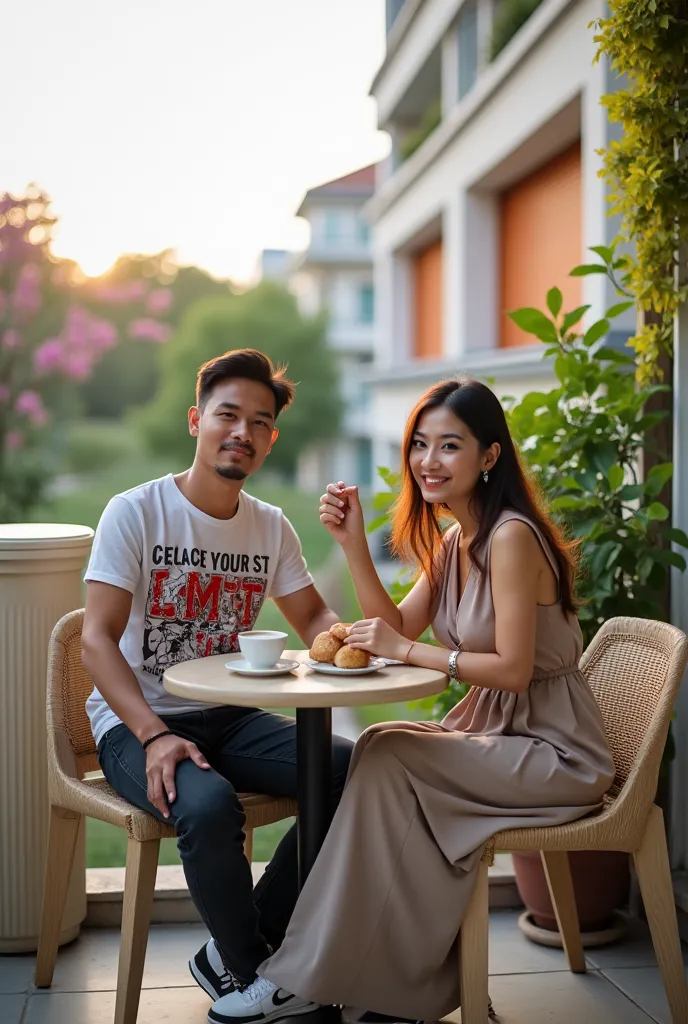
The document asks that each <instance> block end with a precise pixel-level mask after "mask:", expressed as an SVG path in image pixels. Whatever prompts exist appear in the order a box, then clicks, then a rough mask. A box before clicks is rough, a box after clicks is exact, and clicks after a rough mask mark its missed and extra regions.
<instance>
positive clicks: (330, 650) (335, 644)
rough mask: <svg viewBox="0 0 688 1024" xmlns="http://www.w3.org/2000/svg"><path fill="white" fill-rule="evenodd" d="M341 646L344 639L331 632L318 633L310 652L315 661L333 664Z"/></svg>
mask: <svg viewBox="0 0 688 1024" xmlns="http://www.w3.org/2000/svg"><path fill="white" fill-rule="evenodd" d="M341 646H342V641H341V640H338V639H337V637H336V636H332V634H331V633H318V635H317V636H316V638H315V640H314V641H313V646H312V647H311V649H310V651H309V652H308V654H309V655H310V657H311V658H312V659H313V661H322V662H325V663H327V664H329V665H331V664H332V663H333V661H334V656H335V654H336V653H337V651H338V650H339V648H340V647H341Z"/></svg>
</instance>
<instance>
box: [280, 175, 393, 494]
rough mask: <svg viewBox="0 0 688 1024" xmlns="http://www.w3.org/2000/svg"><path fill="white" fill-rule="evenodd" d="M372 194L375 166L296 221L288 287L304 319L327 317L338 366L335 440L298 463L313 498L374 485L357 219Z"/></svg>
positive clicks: (365, 281)
mask: <svg viewBox="0 0 688 1024" xmlns="http://www.w3.org/2000/svg"><path fill="white" fill-rule="evenodd" d="M374 187H375V167H374V166H369V167H363V168H360V169H359V170H357V171H354V172H353V173H351V174H347V175H345V176H344V177H342V178H337V179H335V180H334V181H329V182H327V183H325V184H324V185H319V186H318V187H316V188H312V189H309V191H308V192H307V193H306V195H305V197H304V199H303V201H302V203H301V205H300V207H299V209H298V211H297V216H299V217H304V218H305V219H306V220H307V221H308V222H309V224H310V229H311V237H310V243H309V245H308V248H307V249H306V251H305V252H304V253H303V254H301V255H300V256H298V257H296V258H295V260H294V264H293V267H292V270H291V273H290V278H289V288H290V289H291V290H292V291H293V292H294V293H295V295H296V296H297V299H298V302H299V306H300V308H301V309H302V311H303V312H304V313H305V314H308V315H313V314H315V313H318V312H321V311H323V310H324V311H326V312H327V314H328V328H327V343H328V346H329V348H330V349H331V351H332V358H333V359H335V360H336V361H337V364H338V368H339V374H340V381H341V389H342V398H343V400H344V419H343V424H342V429H341V431H340V436H339V438H338V439H337V440H335V441H333V440H329V441H327V442H326V443H325V444H319V443H318V439H317V437H314V438H313V439H312V442H313V443H312V444H311V445H310V446H309V447H308V448H307V449H306V450H305V451H304V454H303V456H302V458H301V459H300V461H299V472H298V477H299V486H300V487H302V488H303V489H304V490H308V491H318V490H321V489H322V488H323V486H324V485H325V484H326V483H327V482H328V481H329V480H333V479H339V480H351V481H355V482H357V483H358V484H359V485H360V486H361V487H362V488H363V489H364V490H365V489H367V488H368V487H369V486H370V484H371V483H372V480H373V468H372V465H373V464H372V450H371V441H370V427H371V421H370V384H369V383H368V382H367V380H366V379H365V378H366V376H367V374H368V373H369V371H370V367H371V363H372V359H373V321H374V315H375V313H374V292H373V265H372V252H371V246H370V229H369V226H368V224H367V222H366V221H365V220H364V219H363V217H362V216H361V210H362V208H363V206H364V205H365V204H366V202H368V201H369V200H370V198H371V196H372V194H373V190H374Z"/></svg>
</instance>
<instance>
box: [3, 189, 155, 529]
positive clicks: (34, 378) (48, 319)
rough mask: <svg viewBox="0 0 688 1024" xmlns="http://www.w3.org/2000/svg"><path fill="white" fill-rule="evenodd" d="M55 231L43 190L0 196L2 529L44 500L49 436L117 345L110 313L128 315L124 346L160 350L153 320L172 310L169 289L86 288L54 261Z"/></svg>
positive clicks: (143, 285)
mask: <svg viewBox="0 0 688 1024" xmlns="http://www.w3.org/2000/svg"><path fill="white" fill-rule="evenodd" d="M54 223H55V220H54V218H53V217H52V216H51V214H50V205H49V200H48V197H47V196H46V195H45V194H44V193H42V192H41V191H40V190H38V189H35V188H31V189H29V190H27V192H26V194H25V195H23V196H20V197H16V196H12V195H10V194H1V193H0V522H8V521H10V522H11V521H13V520H17V519H22V518H25V517H26V516H27V515H28V514H30V512H31V509H32V508H33V507H35V506H36V505H37V504H39V503H40V501H41V500H42V498H43V495H44V491H45V487H46V485H47V483H49V481H50V478H51V476H52V473H53V472H54V470H53V466H54V465H55V461H56V460H55V438H56V436H57V435H58V434H59V431H56V430H55V429H54V427H55V426H59V425H60V424H61V423H63V422H64V419H65V418H66V417H68V416H70V415H71V416H73V415H74V410H75V408H76V407H77V406H78V403H77V402H76V401H75V400H74V399H75V394H76V392H75V388H76V387H77V386H78V385H81V384H82V383H83V382H84V381H87V380H88V379H89V378H90V376H91V374H92V373H93V370H94V368H95V367H96V366H97V364H98V362H99V361H100V360H101V359H102V358H103V356H104V355H105V354H106V353H107V352H109V351H110V350H111V349H113V348H114V347H115V346H116V345H117V344H118V341H119V336H118V330H117V328H116V327H115V326H113V324H112V323H111V322H110V319H109V318H108V316H107V315H106V314H107V311H108V309H110V310H111V311H113V310H114V309H115V307H121V306H125V307H129V306H131V307H132V308H131V316H132V320H131V323H130V324H129V327H128V329H127V335H128V336H129V337H132V338H138V339H140V340H142V341H147V342H154V343H162V342H164V341H166V340H167V338H168V337H169V333H170V328H169V326H168V325H167V324H165V323H161V322H160V321H159V320H158V319H156V317H159V316H161V315H163V314H164V313H166V312H167V310H168V309H169V307H170V301H171V300H170V293H169V292H168V290H167V289H165V288H157V287H154V282H145V281H129V282H126V283H120V284H113V283H110V284H108V283H107V282H106V281H97V282H92V281H85V280H84V279H83V276H81V277H80V276H79V275H78V272H77V271H78V268H76V267H75V265H74V264H71V263H68V262H67V261H58V260H56V259H55V258H54V257H53V256H52V255H51V252H50V241H51V232H52V228H53V226H54ZM119 319H120V321H121V316H120V317H119Z"/></svg>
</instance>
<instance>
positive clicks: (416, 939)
mask: <svg viewBox="0 0 688 1024" xmlns="http://www.w3.org/2000/svg"><path fill="white" fill-rule="evenodd" d="M510 519H524V517H523V516H521V515H520V514H518V513H516V512H511V511H505V512H503V513H502V515H501V516H500V518H499V520H498V521H497V523H496V524H495V527H494V529H493V530H492V532H491V534H490V537H489V539H488V543H487V546H486V551H485V559H486V564H485V572H484V573H480V572H478V571H477V570H476V569H473V570H472V571H471V573H470V574H469V577H468V580H467V582H466V586H465V590H464V593H463V595H460V593H459V551H458V539H459V531H458V528H454V529H453V530H452V531H451V532H450V533H449V534H448V535H447V538H446V541H445V545H444V549H445V552H446V559H445V564H444V572H443V576H442V588H441V594H440V601H439V607H438V611H437V614H436V617H435V620H434V622H433V629H434V633H435V636H436V637H437V639H438V641H439V642H440V643H441V644H443V645H445V646H446V647H448V648H452V649H456V648H458V647H459V646H460V647H461V650H464V651H473V652H478V653H481V652H482V653H490V652H494V649H495V636H494V634H495V617H494V607H493V604H492V594H491V590H490V575H489V559H490V547H491V542H492V537H493V536H494V532H495V530H496V529H498V527H499V526H501V525H502V523H504V522H506V521H507V520H510ZM525 522H527V523H529V525H530V526H531V527H532V529H533V530H534V531H535V533H536V534H537V536H538V538H539V539H540V542H541V543H542V545H543V548H544V550H545V553H546V555H547V558H548V559H549V561H550V563H551V565H552V568H553V569H554V571H555V573H556V572H557V565H556V562H555V560H554V558H553V556H552V554H551V551H550V550H549V549H548V547H547V544H546V542H545V541H544V539H543V537H542V535H541V534H540V532H539V530H538V529H537V528H536V527H535V526H534V525H533V524H532V523H530V522H529V520H527V519H525ZM581 648H582V639H581V633H580V628H579V626H578V623H577V621H576V620H575V619H574V618H573V617H567V616H566V615H565V614H564V612H563V610H562V608H561V606H560V605H555V606H548V607H544V606H541V607H540V608H539V609H538V621H537V636H536V645H535V671H534V673H533V681H532V683H531V685H530V687H529V688H528V690H527V691H526V692H525V693H521V694H516V693H509V692H506V691H503V690H490V689H483V688H480V687H473V688H472V689H471V691H470V692H469V693H468V694H467V696H466V697H465V698H464V699H463V700H462V701H461V702H460V704H458V705H457V706H456V707H455V708H454V709H453V710H452V711H451V712H450V713H449V714H448V715H447V717H446V718H445V719H444V721H443V722H442V723H441V725H437V724H433V723H410V722H388V723H385V724H383V725H379V726H373V727H372V728H370V729H368V730H367V731H366V732H365V733H364V734H363V735H362V736H361V738H360V739H359V741H358V743H357V745H356V749H355V751H354V756H353V759H352V764H351V769H350V775H349V781H348V783H347V786H346V789H345V791H344V796H343V799H342V801H341V804H340V806H339V809H338V810H337V813H336V815H335V818H334V821H333V823H332V827H331V828H330V831H329V834H328V836H327V839H326V841H325V844H324V846H323V849H322V851H321V853H320V855H319V857H318V860H317V862H316V864H315V866H314V868H313V870H312V872H311V874H310V876H309V878H308V881H307V883H306V885H305V887H304V889H303V892H302V894H301V896H300V898H299V901H298V903H297V906H296V909H295V911H294V915H293V917H292V920H291V923H290V925H289V928H288V931H287V934H286V938H285V940H284V943H283V945H282V946H281V948H280V949H279V950H278V951H277V952H276V953H275V954H274V955H273V956H272V957H271V958H270V960H268V961H266V963H265V964H263V965H262V967H261V969H260V973H261V974H262V975H264V976H265V977H267V978H269V979H270V980H271V981H273V982H275V983H276V984H278V985H280V986H281V987H282V988H284V989H286V990H287V991H290V992H294V993H296V994H297V995H299V996H302V997H306V998H309V999H312V1000H314V1001H316V1002H319V1003H324V1004H329V1003H341V1004H344V1005H349V1006H356V1007H365V1008H367V1009H370V1010H375V1011H377V1012H379V1013H387V1014H393V1015H399V1016H404V1017H411V1018H417V1019H420V1020H435V1019H438V1018H440V1017H442V1016H444V1015H445V1014H447V1013H450V1012H451V1011H452V1010H454V1009H455V1008H456V1007H457V1006H459V1005H460V1000H461V992H460V988H459V973H458V948H457V943H458V941H459V928H460V925H461V920H462V918H463V916H464V913H465V911H466V907H467V904H468V901H469V898H470V895H471V891H472V888H473V885H474V882H475V874H476V869H477V865H478V862H479V860H480V857H481V855H482V852H483V849H484V845H485V843H486V841H487V840H488V839H489V838H490V836H492V835H493V834H494V833H495V832H497V831H499V830H500V829H506V828H513V827H524V826H533V825H535V826H537V825H560V824H563V823H564V822H568V821H573V820H574V819H576V818H580V817H582V816H583V815H585V814H587V813H589V812H590V811H593V810H595V809H596V808H598V806H599V804H600V801H601V797H602V796H603V794H604V793H605V792H606V790H607V789H608V788H609V786H610V785H611V783H612V780H613V777H614V768H613V762H612V757H611V753H610V751H609V747H608V744H607V741H606V739H605V734H604V728H603V724H602V719H601V716H600V712H599V710H598V707H597V704H596V702H595V699H594V697H593V694H592V692H591V690H590V688H589V686H588V684H587V682H586V681H585V678H584V677H583V675H582V674H581V672H580V670H579V668H578V660H579V658H580V655H581Z"/></svg>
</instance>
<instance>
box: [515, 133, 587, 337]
mask: <svg viewBox="0 0 688 1024" xmlns="http://www.w3.org/2000/svg"><path fill="white" fill-rule="evenodd" d="M582 181H583V178H582V168H581V148H580V143H579V142H576V143H575V144H574V145H573V146H571V147H569V148H568V149H567V150H565V151H564V152H563V153H560V154H559V156H557V157H554V159H553V160H549V161H548V162H547V163H546V164H544V165H543V166H542V167H540V168H538V170H537V171H534V172H533V173H532V174H530V175H529V176H528V177H527V178H524V179H523V180H522V181H520V182H518V183H517V184H516V185H512V187H511V188H510V189H509V190H508V191H507V192H505V193H504V194H503V195H502V200H501V211H500V268H499V280H500V293H501V294H500V297H499V309H500V338H499V344H500V347H502V348H511V347H513V346H518V345H531V344H532V343H533V340H532V338H531V337H530V335H528V334H526V333H525V332H524V331H521V330H519V328H518V327H517V326H516V324H515V323H514V322H513V320H510V319H509V317H508V316H507V315H506V313H504V312H502V311H503V310H506V309H518V308H520V307H521V306H537V304H538V302H540V303H541V302H542V296H543V295H544V294H545V292H546V291H547V289H548V288H551V286H552V285H553V284H556V285H558V286H559V288H561V290H562V292H563V294H564V309H573V308H575V307H576V306H579V305H580V304H581V302H582V301H583V299H582V289H581V279H580V278H579V277H570V276H569V270H570V268H571V267H572V266H575V265H576V264H577V263H580V261H581V259H582V253H583V237H582V228H581V224H582V223H583V218H582ZM538 308H539V307H538Z"/></svg>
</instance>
